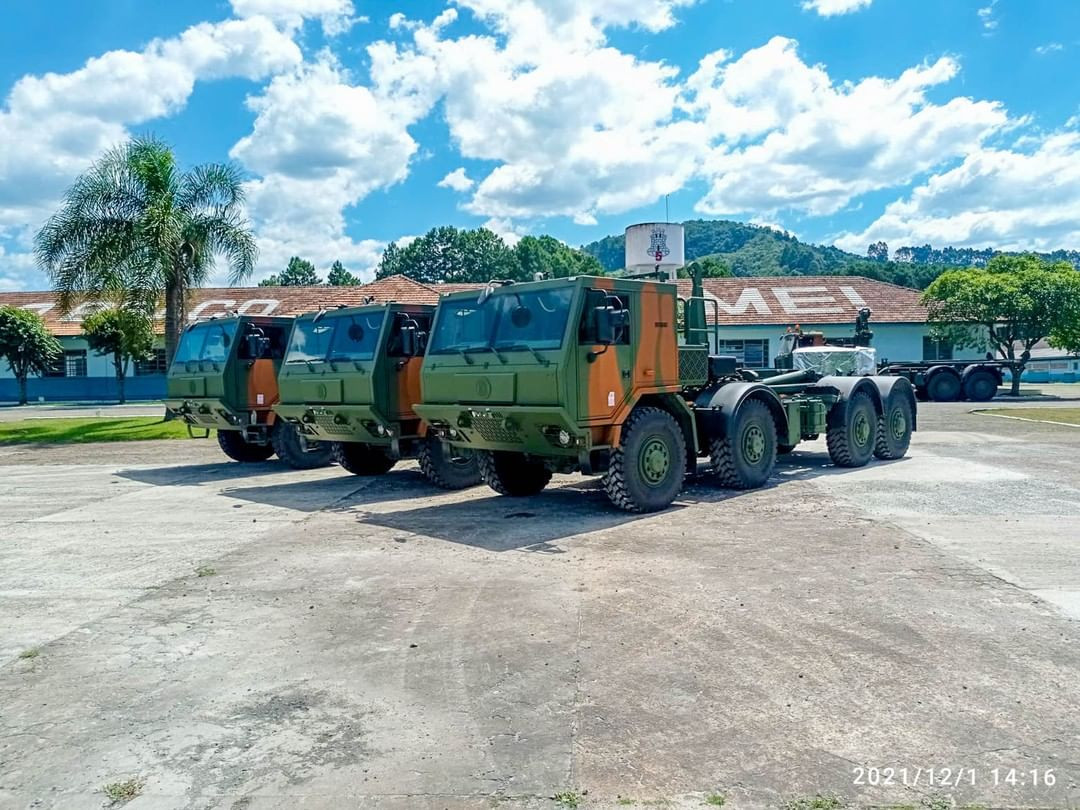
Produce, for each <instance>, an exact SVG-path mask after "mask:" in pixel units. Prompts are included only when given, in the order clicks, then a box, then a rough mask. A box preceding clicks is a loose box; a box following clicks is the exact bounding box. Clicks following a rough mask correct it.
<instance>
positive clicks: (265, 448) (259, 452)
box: [217, 430, 274, 464]
mask: <svg viewBox="0 0 1080 810" xmlns="http://www.w3.org/2000/svg"><path fill="white" fill-rule="evenodd" d="M217 442H218V446H219V447H221V451H222V452H223V453H224V454H225V455H227V456H228V457H229V458H231V459H232V460H233V461H242V462H244V463H246V464H249V463H251V462H254V461H266V460H267V459H268V458H270V456H272V455H274V448H273V447H271V446H270V445H269V444H250V443H249V442H247V441H245V440H244V433H243V431H240V430H219V431H218V432H217Z"/></svg>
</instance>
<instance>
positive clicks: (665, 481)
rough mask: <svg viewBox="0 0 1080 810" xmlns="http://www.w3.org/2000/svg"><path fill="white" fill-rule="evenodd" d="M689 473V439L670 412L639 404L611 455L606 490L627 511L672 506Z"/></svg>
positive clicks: (618, 505)
mask: <svg viewBox="0 0 1080 810" xmlns="http://www.w3.org/2000/svg"><path fill="white" fill-rule="evenodd" d="M685 475H686V440H685V439H684V438H683V432H682V428H680V427H679V423H678V422H676V421H675V417H673V416H672V415H671V414H670V413H668V412H667V411H665V410H663V409H661V408H654V407H647V406H644V407H638V408H635V409H634V410H633V411H631V413H630V417H629V418H628V419H627V420H626V423H625V424H624V425H623V426H622V432H621V439H620V441H619V446H618V447H617V448H615V450H614V451H613V452H612V454H611V460H610V462H609V464H608V471H607V473H606V474H605V475H604V490H605V491H606V492H607V496H608V498H609V499H611V502H612V503H613V504H615V505H616V506H617V507H619V508H620V509H624V510H626V511H627V512H656V511H659V510H660V509H664V508H666V507H668V506H670V505H671V502H672V501H674V500H675V498H677V497H678V495H679V492H680V491H682V485H683V477H684V476H685Z"/></svg>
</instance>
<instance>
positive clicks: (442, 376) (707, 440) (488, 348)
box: [416, 277, 916, 512]
mask: <svg viewBox="0 0 1080 810" xmlns="http://www.w3.org/2000/svg"><path fill="white" fill-rule="evenodd" d="M714 305H715V304H714ZM705 306H706V301H705V299H704V291H703V290H702V288H701V280H700V278H696V279H695V283H694V289H693V295H692V297H691V298H690V299H689V300H687V301H684V302H682V307H681V309H682V310H683V311H682V312H681V313H680V302H679V300H678V299H677V289H676V286H675V285H674V284H671V283H667V282H661V281H641V280H632V279H626V278H622V279H619V278H603V277H580V278H569V279H554V280H550V281H537V282H529V283H523V284H506V283H503V284H496V283H492V284H490V285H488V287H486V288H485V289H484V290H483V291H482V292H480V293H479V294H477V293H457V294H452V295H448V296H446V297H445V298H443V299H442V301H441V302H440V303H439V306H438V310H437V313H436V315H435V323H434V325H433V328H432V336H431V341H430V345H429V346H428V351H427V356H426V357H425V359H424V366H423V402H422V404H420V405H417V406H416V411H417V413H419V414H420V416H422V417H423V418H424V419H425V420H426V421H427V422H428V423H429V424H430V425H431V428H432V430H433V431H435V432H436V433H437V434H438V435H439V436H441V437H442V438H443V439H444V440H445V441H446V442H448V443H449V444H450V445H452V446H453V447H455V448H461V449H470V450H473V451H475V452H476V453H477V459H478V461H479V465H480V471H481V473H482V475H483V477H484V480H485V481H486V482H487V483H488V484H489V485H490V486H491V487H492V488H493V489H494V490H495V491H496V492H499V493H502V494H505V495H532V494H535V493H537V492H539V491H541V490H542V489H543V488H544V487H545V486H546V485H547V483H548V481H549V480H550V479H551V475H552V473H553V472H571V471H574V470H579V471H581V472H584V473H586V474H590V473H602V474H603V475H604V488H605V490H606V492H607V494H608V497H609V498H610V499H611V501H612V502H613V503H614V504H615V505H616V506H618V507H620V508H622V509H625V510H627V511H631V512H650V511H655V510H659V509H663V508H665V507H666V506H668V505H669V504H670V503H671V502H672V501H673V500H674V499H675V498H676V497H677V496H678V494H679V492H680V491H681V489H682V486H683V478H684V476H685V475H686V474H687V473H689V472H694V471H695V470H696V468H697V458H698V457H707V458H709V459H710V460H711V466H712V471H713V474H714V476H715V478H716V479H717V480H718V481H719V482H720V483H721V484H723V485H725V486H729V487H735V488H752V487H758V486H761V485H762V484H764V483H765V482H766V481H767V480H768V478H769V476H770V475H771V473H772V472H773V468H774V466H775V463H776V456H777V452H778V450H780V449H790V448H792V447H794V446H795V445H797V444H798V443H799V442H800V441H801V440H803V439H809V438H816V437H817V436H819V435H820V434H826V435H827V438H828V448H829V454H830V456H831V457H832V459H833V461H834V462H835V463H836V464H838V465H840V466H845V467H857V466H861V465H864V464H866V463H867V462H868V461H869V460H870V458H871V457H873V456H875V455H876V456H877V457H878V458H883V459H893V458H900V457H901V456H903V455H904V454H905V453H906V451H907V447H908V443H909V441H910V439H911V432H912V430H913V429H914V428H915V417H916V409H915V397H914V395H913V392H912V388H911V385H910V383H908V381H907V380H906V379H903V378H900V377H878V376H862V377H859V376H843V377H842V376H831V375H822V374H820V373H817V372H813V371H804V370H799V371H793V372H790V373H789V374H782V375H778V376H776V377H773V378H770V379H768V380H765V381H758V380H753V379H751V378H752V377H753V376H755V375H753V374H750V373H746V372H744V371H742V370H740V369H738V368H737V367H736V363H735V359H734V358H732V357H722V356H716V355H711V356H710V354H709V349H708V342H709V341H708V340H706V339H705V336H706V335H707V334H708V333H709V332H710V331H715V329H716V327H715V322H716V319H715V318H714V326H712V327H707V326H706V318H705ZM680 319H681V321H682V323H683V326H682V329H681V330H680V329H679V328H678V323H679V320H680ZM680 331H681V332H682V336H681V337H682V342H683V345H680Z"/></svg>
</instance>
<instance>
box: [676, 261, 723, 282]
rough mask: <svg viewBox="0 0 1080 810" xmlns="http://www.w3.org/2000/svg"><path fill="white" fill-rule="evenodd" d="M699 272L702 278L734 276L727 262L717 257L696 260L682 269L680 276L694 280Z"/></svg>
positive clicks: (680, 269)
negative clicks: (695, 274)
mask: <svg viewBox="0 0 1080 810" xmlns="http://www.w3.org/2000/svg"><path fill="white" fill-rule="evenodd" d="M698 270H700V271H701V277H702V278H731V277H732V276H733V275H734V273H732V272H731V268H730V267H728V264H727V262H725V261H723V260H722V259H717V258H716V257H715V256H706V257H705V258H704V259H696V260H695V261H692V262H690V264H688V265H686V266H685V267H680V268H679V273H678V276H679V278H692V277H693V275H694V273H695V272H697V271H698Z"/></svg>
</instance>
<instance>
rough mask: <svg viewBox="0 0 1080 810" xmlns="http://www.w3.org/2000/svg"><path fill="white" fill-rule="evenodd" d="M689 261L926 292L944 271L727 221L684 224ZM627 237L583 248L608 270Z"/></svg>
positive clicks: (616, 265) (742, 271) (616, 264)
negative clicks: (718, 262) (864, 279)
mask: <svg viewBox="0 0 1080 810" xmlns="http://www.w3.org/2000/svg"><path fill="white" fill-rule="evenodd" d="M683 227H684V228H685V231H686V260H687V261H688V262H690V261H693V260H695V259H702V258H705V257H714V258H717V259H719V260H721V261H723V262H724V263H725V264H727V265H728V267H730V268H731V271H732V272H733V273H734V274H735V275H736V276H791V275H801V276H829V275H837V276H866V277H868V278H875V279H878V280H880V281H889V282H892V283H894V284H900V285H903V286H905V287H917V288H923V287H925V286H926V285H927V284H929V283H930V282H931V281H933V280H934V279H935V278H936V277H937V276H938V275H939V274H940V273H941V272H942V270H944V269H945V268H944V267H943V266H941V265H920V264H913V263H897V262H891V261H871V260H870V259H867V258H865V257H863V256H856V255H855V254H854V253H848V252H846V251H843V250H840V248H837V247H825V246H822V245H810V244H806V243H805V242H800V241H799V240H798V239H796V238H795V237H794V236H791V235H790V234H787V233H784V232H783V231H778V230H774V229H773V228H769V227H765V226H761V225H747V224H744V223H741V222H731V221H728V220H703V219H695V220H690V221H688V222H684V223H683ZM623 243H624V239H623V236H622V235H619V236H606V237H604V238H603V239H600V240H599V241H596V242H592V243H591V244H588V245H583V246H582V248H581V249H582V250H584V251H585V252H586V253H590V254H592V255H593V256H595V257H596V258H597V260H599V262H600V264H602V265H603V266H604V269H606V270H618V269H621V268H622V266H623V260H624V253H623Z"/></svg>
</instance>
